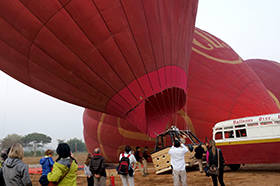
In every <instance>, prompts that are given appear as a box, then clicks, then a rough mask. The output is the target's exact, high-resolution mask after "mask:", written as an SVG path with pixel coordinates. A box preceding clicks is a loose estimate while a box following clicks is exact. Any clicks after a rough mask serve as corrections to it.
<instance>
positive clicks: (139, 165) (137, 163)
mask: <svg viewBox="0 0 280 186" xmlns="http://www.w3.org/2000/svg"><path fill="white" fill-rule="evenodd" d="M134 156H135V159H136V163H135V164H134V167H133V172H135V170H136V168H137V167H138V168H139V169H140V172H141V174H142V176H143V177H145V176H146V174H144V170H143V168H142V165H141V161H142V158H141V156H140V147H139V146H137V147H136V152H135V153H134Z"/></svg>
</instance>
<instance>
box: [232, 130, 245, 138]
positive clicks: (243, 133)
mask: <svg viewBox="0 0 280 186" xmlns="http://www.w3.org/2000/svg"><path fill="white" fill-rule="evenodd" d="M235 132H236V137H237V138H239V137H246V136H247V133H246V129H241V130H236V131H235Z"/></svg>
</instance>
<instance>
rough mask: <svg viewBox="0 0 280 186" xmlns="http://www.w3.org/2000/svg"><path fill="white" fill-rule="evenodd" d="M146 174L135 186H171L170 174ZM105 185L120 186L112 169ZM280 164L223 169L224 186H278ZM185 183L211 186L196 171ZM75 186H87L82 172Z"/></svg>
mask: <svg viewBox="0 0 280 186" xmlns="http://www.w3.org/2000/svg"><path fill="white" fill-rule="evenodd" d="M148 167H149V169H148V172H149V174H150V175H148V176H147V177H142V175H141V173H140V172H139V170H136V173H135V179H134V181H135V186H156V185H165V186H173V181H172V174H170V173H168V174H161V175H156V174H155V172H154V168H153V164H152V163H149V165H148ZM107 175H108V177H107V180H106V185H107V186H109V185H111V182H110V176H111V175H113V176H114V180H115V185H116V186H121V185H122V183H121V179H120V177H119V176H118V175H117V174H116V171H115V170H114V169H108V170H107ZM39 177H40V175H31V179H32V184H33V185H34V186H40V184H39V182H38V180H39ZM279 178H280V164H258V165H245V166H241V168H240V169H239V170H238V171H231V170H230V169H229V168H228V167H226V168H225V174H224V182H225V185H226V186H280V181H279ZM187 183H188V185H191V186H212V185H213V184H212V180H211V178H210V177H206V176H205V174H204V173H200V172H199V171H198V169H190V170H188V171H187ZM77 185H78V186H87V180H86V177H85V175H84V171H83V170H79V171H78V173H77Z"/></svg>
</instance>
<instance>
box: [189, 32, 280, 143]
mask: <svg viewBox="0 0 280 186" xmlns="http://www.w3.org/2000/svg"><path fill="white" fill-rule="evenodd" d="M187 100H188V101H187V104H186V107H184V108H187V114H188V116H189V117H190V121H191V123H189V124H188V125H193V127H194V129H195V132H196V135H197V137H199V138H200V139H201V140H202V139H205V137H208V139H209V138H212V127H213V126H214V124H215V123H217V122H220V121H224V120H229V119H235V118H242V117H246V116H256V115H263V114H270V113H279V108H278V107H277V105H276V104H275V102H274V100H273V99H272V97H271V96H270V94H269V93H268V91H267V89H266V87H265V86H264V84H263V82H262V81H261V80H260V79H259V77H258V76H257V75H256V74H255V72H254V71H253V70H252V69H251V68H250V66H248V65H247V64H246V63H244V62H243V60H242V59H241V58H240V57H239V55H238V54H237V53H235V52H234V50H233V49H232V48H231V47H230V46H228V45H227V44H226V43H225V42H224V41H222V40H220V39H219V38H217V37H215V36H213V35H211V34H209V33H208V32H205V31H203V30H200V29H198V28H196V30H195V34H194V41H193V48H192V54H191V60H190V68H189V74H188V96H187Z"/></svg>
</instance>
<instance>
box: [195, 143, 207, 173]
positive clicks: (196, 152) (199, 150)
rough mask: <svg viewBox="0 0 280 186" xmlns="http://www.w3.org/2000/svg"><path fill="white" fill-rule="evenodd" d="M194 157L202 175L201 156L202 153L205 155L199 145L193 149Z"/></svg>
mask: <svg viewBox="0 0 280 186" xmlns="http://www.w3.org/2000/svg"><path fill="white" fill-rule="evenodd" d="M194 151H195V155H194V157H195V158H196V159H197V162H198V166H199V171H200V172H201V173H203V167H202V156H203V153H205V150H204V148H203V147H202V146H201V144H199V145H198V146H197V147H196V148H195V150H194Z"/></svg>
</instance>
